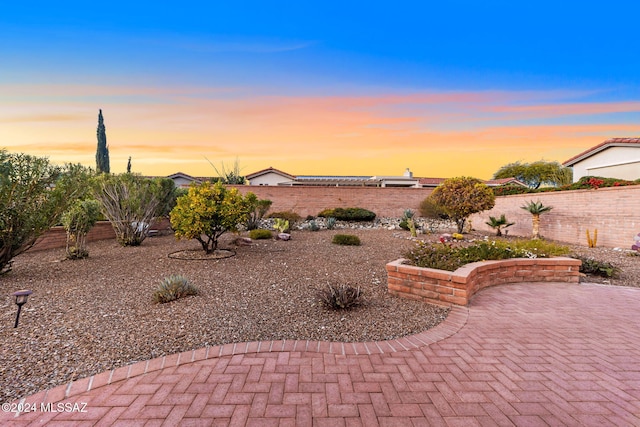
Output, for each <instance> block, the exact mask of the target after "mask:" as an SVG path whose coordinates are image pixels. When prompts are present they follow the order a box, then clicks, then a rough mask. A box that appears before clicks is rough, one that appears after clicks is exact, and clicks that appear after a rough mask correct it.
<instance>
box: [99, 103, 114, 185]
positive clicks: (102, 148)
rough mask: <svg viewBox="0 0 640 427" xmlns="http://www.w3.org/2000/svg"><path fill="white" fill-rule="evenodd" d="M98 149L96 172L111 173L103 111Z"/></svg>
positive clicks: (100, 119) (100, 114)
mask: <svg viewBox="0 0 640 427" xmlns="http://www.w3.org/2000/svg"><path fill="white" fill-rule="evenodd" d="M97 133H98V149H97V150H96V170H97V171H98V173H109V172H110V171H111V169H110V168H109V146H108V145H107V131H106V129H105V127H104V118H103V117H102V110H100V113H98V132H97Z"/></svg>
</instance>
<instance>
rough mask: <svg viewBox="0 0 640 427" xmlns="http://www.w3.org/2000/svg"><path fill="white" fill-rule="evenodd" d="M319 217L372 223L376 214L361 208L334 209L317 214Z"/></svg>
mask: <svg viewBox="0 0 640 427" xmlns="http://www.w3.org/2000/svg"><path fill="white" fill-rule="evenodd" d="M318 216H319V217H322V218H329V217H333V218H335V219H337V220H340V221H373V220H374V219H375V218H376V214H375V213H373V212H371V211H370V210H367V209H363V208H335V209H325V210H323V211H322V212H320V213H318Z"/></svg>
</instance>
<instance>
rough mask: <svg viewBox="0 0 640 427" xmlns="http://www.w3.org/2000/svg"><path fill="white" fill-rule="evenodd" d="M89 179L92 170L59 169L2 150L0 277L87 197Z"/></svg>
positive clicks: (0, 169) (36, 159)
mask: <svg viewBox="0 0 640 427" xmlns="http://www.w3.org/2000/svg"><path fill="white" fill-rule="evenodd" d="M88 179H89V171H88V170H87V169H86V168H84V167H82V166H80V165H71V164H69V165H66V166H64V167H59V166H54V165H51V164H50V163H49V160H47V159H46V158H45V157H34V156H29V155H26V154H12V153H8V152H6V151H4V150H0V274H3V273H6V272H8V271H10V270H11V261H12V259H13V258H14V257H15V256H17V255H20V254H21V253H23V252H24V251H26V250H27V249H29V248H31V247H32V246H33V244H34V243H35V242H36V239H37V238H38V237H40V235H41V234H42V233H44V232H45V231H47V230H48V229H49V228H51V227H53V226H54V225H56V224H57V223H58V222H59V220H60V215H62V213H63V212H64V211H65V210H67V208H68V207H69V205H70V204H71V203H73V202H74V200H76V199H77V198H78V197H82V196H83V195H84V192H85V191H86V188H87V181H88Z"/></svg>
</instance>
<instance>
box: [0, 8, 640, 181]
mask: <svg viewBox="0 0 640 427" xmlns="http://www.w3.org/2000/svg"><path fill="white" fill-rule="evenodd" d="M638 12H640V6H638V5H637V4H636V3H635V2H631V1H625V2H620V1H618V2H616V1H614V2H608V3H602V2H598V3H596V2H573V1H572V2H547V1H542V2H535V3H534V2H530V3H527V4H524V3H522V4H520V3H519V2H502V1H500V2H484V3H478V2H466V1H456V2H446V4H444V2H438V3H436V2H413V1H412V2H397V3H390V2H384V3H377V2H373V3H372V2H344V3H343V2H340V3H339V2H322V3H320V2H318V3H315V4H314V3H309V2H235V3H233V4H231V2H206V3H205V2H183V3H175V2H171V3H165V2H156V3H150V2H136V3H133V2H132V3H125V2H119V1H112V2H62V3H61V4H56V3H54V2H47V3H45V2H31V3H23V4H19V3H18V2H15V3H11V4H7V5H3V7H2V12H1V13H0V58H2V59H1V61H2V66H0V148H1V147H5V148H7V149H9V150H10V151H26V152H31V153H33V154H45V155H49V156H50V157H51V159H52V160H54V161H74V162H75V161H80V162H82V163H86V164H88V165H92V164H93V154H94V153H95V125H96V123H95V122H96V117H97V110H98V108H102V109H103V111H104V114H105V123H106V125H107V135H108V140H109V143H110V147H111V155H112V159H114V158H115V160H116V162H115V164H120V163H122V168H121V169H124V166H125V165H126V159H127V158H128V156H130V155H131V156H133V158H134V160H133V165H134V169H136V166H137V167H138V170H139V171H140V172H142V173H158V174H163V173H166V174H169V173H172V172H175V171H177V170H182V171H183V172H186V173H192V174H196V175H197V174H206V173H207V168H208V169H210V165H209V164H208V163H207V162H204V161H203V156H206V157H207V158H209V159H212V160H213V161H214V162H215V161H222V162H224V161H227V162H228V161H232V160H233V159H235V158H239V160H240V162H241V163H242V164H244V165H245V167H246V168H247V170H246V171H245V172H247V173H250V172H252V171H253V170H258V169H262V168H265V167H269V166H274V167H278V168H281V169H283V170H285V171H287V172H290V173H294V174H309V173H322V172H326V173H338V174H380V175H382V174H395V173H398V174H400V173H401V172H402V171H403V170H404V168H405V167H411V168H412V170H414V172H415V173H416V174H417V175H420V176H453V175H461V174H468V173H467V172H469V171H471V172H473V174H475V175H477V176H479V177H481V178H488V177H489V175H491V173H492V172H494V171H495V170H497V168H498V167H499V166H500V165H502V164H504V163H507V162H511V161H516V160H523V161H530V160H538V159H540V158H545V159H547V160H559V161H563V160H566V159H568V158H569V157H571V156H573V155H575V154H577V153H579V152H581V151H583V150H584V149H586V148H589V147H590V146H592V145H595V144H597V143H599V142H601V141H602V140H604V139H607V138H609V137H621V136H638V135H639V134H640V120H639V119H640V73H638V71H637V70H638V69H640V64H639V62H640V47H639V46H640V32H638V30H637V27H638V25H637V19H638V18H637V17H638V16H639V14H638ZM536 144H537V146H536ZM176 146H179V147H181V149H180V150H178V149H177V148H176ZM274 152H279V154H274ZM354 159H357V160H358V161H357V162H354V161H353V160H354ZM112 164H114V161H113V160H112ZM445 165H446V167H444V166H445ZM115 169H116V171H117V167H116V168H115ZM209 172H210V171H209Z"/></svg>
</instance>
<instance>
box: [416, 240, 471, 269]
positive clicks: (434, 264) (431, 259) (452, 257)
mask: <svg viewBox="0 0 640 427" xmlns="http://www.w3.org/2000/svg"><path fill="white" fill-rule="evenodd" d="M404 258H405V259H406V260H407V264H410V265H415V266H416V267H422V268H435V269H438V270H448V271H454V270H455V269H457V268H458V267H461V266H462V265H463V264H462V263H461V262H460V260H459V259H458V258H457V256H456V252H455V248H452V247H451V246H449V245H442V244H437V245H436V244H431V243H425V242H418V243H417V245H416V246H415V247H414V248H413V249H411V250H410V251H408V252H406V253H405V254H404Z"/></svg>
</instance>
